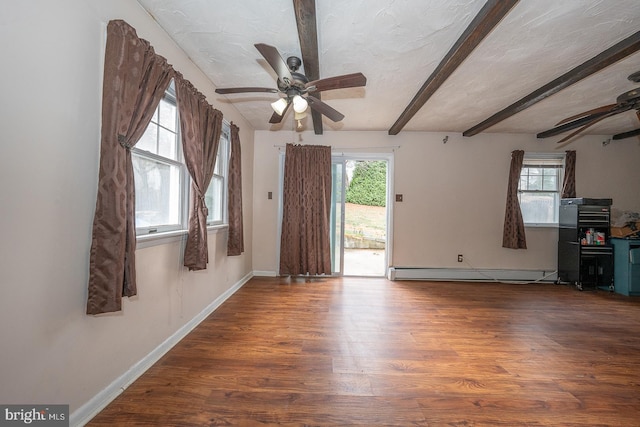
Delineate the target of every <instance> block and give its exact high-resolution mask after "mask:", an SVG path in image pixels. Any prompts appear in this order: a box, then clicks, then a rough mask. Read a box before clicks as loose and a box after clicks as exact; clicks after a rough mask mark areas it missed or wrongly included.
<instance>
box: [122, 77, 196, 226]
mask: <svg viewBox="0 0 640 427" xmlns="http://www.w3.org/2000/svg"><path fill="white" fill-rule="evenodd" d="M163 100H164V101H167V102H170V103H171V104H174V105H176V107H177V101H176V95H175V88H174V85H173V82H171V84H170V85H169V88H167V90H166V91H165V94H164V96H163ZM156 108H157V107H156ZM158 120H159V119H158ZM158 126H160V124H159V123H158ZM176 143H177V148H178V159H177V160H174V159H171V158H168V157H164V156H161V155H158V154H155V153H151V152H149V151H146V150H142V149H140V148H137V146H134V147H133V148H132V149H131V155H132V157H133V156H136V157H138V158H140V159H145V160H150V161H153V162H158V163H164V164H166V165H170V166H175V167H177V168H178V171H179V172H178V173H179V179H180V198H179V203H180V206H179V207H178V209H179V213H178V215H179V221H178V223H176V224H162V225H153V226H148V227H139V226H138V225H137V224H136V237H138V238H140V237H145V236H151V235H156V234H157V235H166V234H167V233H171V232H173V233H175V232H181V231H182V230H185V229H186V228H187V224H188V221H189V188H190V183H191V178H190V176H189V171H188V170H187V166H186V164H185V162H184V154H183V152H182V138H181V135H180V121H179V117H178V109H177V108H176Z"/></svg>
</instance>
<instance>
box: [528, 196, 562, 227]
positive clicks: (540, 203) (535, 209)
mask: <svg viewBox="0 0 640 427" xmlns="http://www.w3.org/2000/svg"><path fill="white" fill-rule="evenodd" d="M520 209H521V210H522V219H523V220H524V222H525V223H538V224H544V223H555V222H557V220H558V219H557V218H558V193H552V192H549V193H526V192H525V193H521V194H520Z"/></svg>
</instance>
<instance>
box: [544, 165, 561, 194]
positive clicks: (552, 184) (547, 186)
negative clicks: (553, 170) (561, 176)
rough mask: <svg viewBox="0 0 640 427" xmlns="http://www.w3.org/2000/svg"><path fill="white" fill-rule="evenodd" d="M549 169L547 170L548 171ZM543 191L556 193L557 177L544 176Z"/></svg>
mask: <svg viewBox="0 0 640 427" xmlns="http://www.w3.org/2000/svg"><path fill="white" fill-rule="evenodd" d="M548 170H549V169H547V171H548ZM542 187H543V190H551V191H556V190H557V189H558V177H557V176H556V175H546V174H545V176H544V180H543V183H542Z"/></svg>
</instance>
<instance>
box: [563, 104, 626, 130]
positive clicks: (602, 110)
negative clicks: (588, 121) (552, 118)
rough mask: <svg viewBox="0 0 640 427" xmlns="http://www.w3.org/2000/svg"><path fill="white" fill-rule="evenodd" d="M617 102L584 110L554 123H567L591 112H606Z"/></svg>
mask: <svg viewBox="0 0 640 427" xmlns="http://www.w3.org/2000/svg"><path fill="white" fill-rule="evenodd" d="M616 105H617V104H609V105H603V106H602V107H598V108H594V109H593V110H589V111H584V112H582V113H580V114H576V115H575V116H571V117H567V118H566V119H563V120H561V121H559V122H558V123H556V126H560V125H562V124H565V123H569V122H571V121H573V120H575V119H579V118H580V117H584V116H589V115H591V114H596V113H604V112H607V111H609V110H611V109H612V108H613V107H615V106H616Z"/></svg>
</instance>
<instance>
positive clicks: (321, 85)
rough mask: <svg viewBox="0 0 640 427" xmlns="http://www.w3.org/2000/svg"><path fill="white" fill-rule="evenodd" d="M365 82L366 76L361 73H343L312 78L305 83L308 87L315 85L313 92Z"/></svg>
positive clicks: (359, 85) (361, 84)
mask: <svg viewBox="0 0 640 427" xmlns="http://www.w3.org/2000/svg"><path fill="white" fill-rule="evenodd" d="M366 84H367V78H366V77H365V76H364V74H362V73H353V74H344V75H342V76H335V77H327V78H326V79H319V80H314V81H311V82H309V83H307V84H306V85H305V87H307V88H310V87H312V86H315V90H314V91H315V92H320V91H323V90H332V89H344V88H348V87H361V86H365V85H366Z"/></svg>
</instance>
